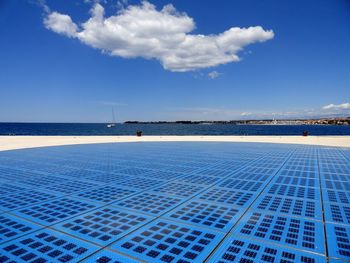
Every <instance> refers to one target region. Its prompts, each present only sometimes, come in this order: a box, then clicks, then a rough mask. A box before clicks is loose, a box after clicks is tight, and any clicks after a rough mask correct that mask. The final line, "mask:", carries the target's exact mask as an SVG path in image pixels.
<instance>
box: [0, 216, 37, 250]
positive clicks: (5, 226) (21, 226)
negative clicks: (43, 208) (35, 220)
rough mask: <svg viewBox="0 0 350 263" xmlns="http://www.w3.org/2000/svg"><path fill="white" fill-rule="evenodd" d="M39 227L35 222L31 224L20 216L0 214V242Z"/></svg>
mask: <svg viewBox="0 0 350 263" xmlns="http://www.w3.org/2000/svg"><path fill="white" fill-rule="evenodd" d="M40 228H41V227H40V226H39V225H36V224H32V223H30V222H27V221H25V220H22V219H20V218H17V217H14V216H11V215H8V214H1V215H0V244H2V243H4V242H7V241H9V240H11V239H14V238H17V237H20V236H22V235H25V234H29V233H30V232H33V231H35V230H38V229H40Z"/></svg>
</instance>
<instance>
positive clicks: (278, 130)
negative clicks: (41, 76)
mask: <svg viewBox="0 0 350 263" xmlns="http://www.w3.org/2000/svg"><path fill="white" fill-rule="evenodd" d="M137 131H142V133H143V135H302V133H303V132H304V131H308V133H309V135H350V126H340V125H235V124H116V126H115V127H112V128H107V124H105V123H0V135H13V136H15V135H62V136H68V135H76V136H78V135H135V134H136V132H137Z"/></svg>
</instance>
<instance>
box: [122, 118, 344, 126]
mask: <svg viewBox="0 0 350 263" xmlns="http://www.w3.org/2000/svg"><path fill="white" fill-rule="evenodd" d="M124 123H125V124H236V125H350V117H346V118H321V119H294V120H291V119H285V120H283V119H279V120H275V119H266V120H229V121H126V122H124Z"/></svg>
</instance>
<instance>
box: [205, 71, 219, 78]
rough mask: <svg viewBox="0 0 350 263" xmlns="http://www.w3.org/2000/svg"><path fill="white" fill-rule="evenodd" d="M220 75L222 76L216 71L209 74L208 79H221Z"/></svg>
mask: <svg viewBox="0 0 350 263" xmlns="http://www.w3.org/2000/svg"><path fill="white" fill-rule="evenodd" d="M220 75H221V73H220V72H218V71H216V70H214V71H212V72H209V73H208V77H209V78H210V79H216V78H218V77H220Z"/></svg>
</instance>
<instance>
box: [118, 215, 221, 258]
mask: <svg viewBox="0 0 350 263" xmlns="http://www.w3.org/2000/svg"><path fill="white" fill-rule="evenodd" d="M222 237H223V234H220V233H217V232H214V231H211V230H207V229H202V228H200V227H194V226H190V225H184V224H181V223H177V222H173V221H167V220H163V219H158V220H156V221H153V222H152V223H150V224H148V225H146V226H144V227H142V228H140V229H139V230H137V231H135V232H133V233H131V234H130V235H128V236H127V237H124V238H122V239H121V240H119V241H118V242H116V243H115V244H113V245H112V246H111V248H112V249H116V250H118V251H121V252H123V253H125V254H128V255H130V256H133V257H135V258H138V259H140V260H147V261H148V262H202V261H203V260H204V259H205V258H206V257H207V256H208V255H209V253H210V252H211V251H212V250H213V249H214V248H215V246H216V245H217V243H218V242H219V241H220V240H221V239H222Z"/></svg>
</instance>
